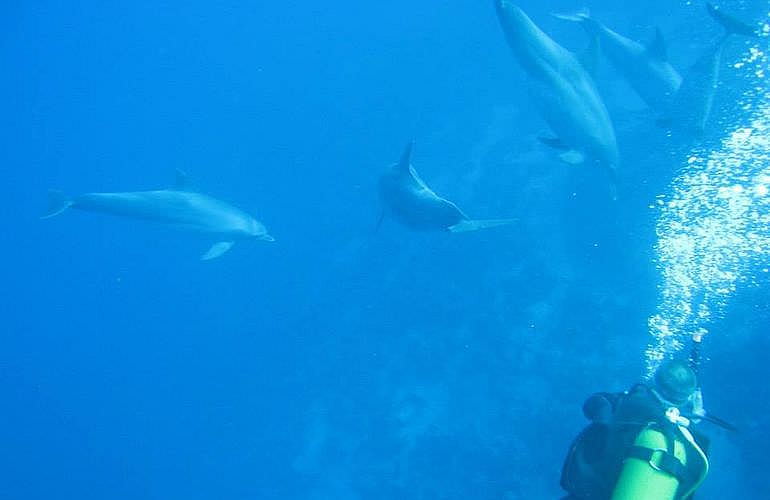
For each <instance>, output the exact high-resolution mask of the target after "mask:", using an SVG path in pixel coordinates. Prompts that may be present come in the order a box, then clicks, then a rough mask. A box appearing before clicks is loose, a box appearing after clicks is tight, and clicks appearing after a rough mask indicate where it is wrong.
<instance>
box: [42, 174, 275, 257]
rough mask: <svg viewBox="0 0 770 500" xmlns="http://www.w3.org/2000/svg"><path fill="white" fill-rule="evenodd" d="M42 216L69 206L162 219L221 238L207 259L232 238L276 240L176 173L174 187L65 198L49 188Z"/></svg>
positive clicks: (249, 218) (226, 247)
mask: <svg viewBox="0 0 770 500" xmlns="http://www.w3.org/2000/svg"><path fill="white" fill-rule="evenodd" d="M49 202H50V206H49V209H48V212H47V213H46V214H45V215H44V216H43V218H44V219H47V218H49V217H53V216H55V215H59V214H60V213H62V212H64V211H65V210H67V209H68V208H75V209H78V210H86V211H89V212H100V213H105V214H111V215H120V216H124V217H131V218H134V219H143V220H149V221H154V222H161V223H163V224H167V225H170V226H174V227H177V228H181V229H185V230H189V231H197V232H202V233H206V234H211V235H214V236H216V237H217V238H221V240H220V241H219V242H217V243H214V245H213V246H212V247H211V248H210V249H209V250H208V251H207V252H206V253H204V254H203V255H202V256H201V259H202V260H210V259H214V258H217V257H219V256H220V255H222V254H224V253H225V252H227V251H228V250H230V248H232V246H233V244H234V243H235V240H241V239H248V238H254V239H257V240H263V241H275V240H274V239H273V237H272V236H270V235H269V234H268V232H267V229H266V228H265V226H264V225H263V224H262V223H261V222H259V221H258V220H256V219H255V218H254V217H252V216H251V215H249V214H247V213H246V212H244V211H243V210H240V209H239V208H236V207H234V206H232V205H230V204H229V203H225V202H224V201H221V200H218V199H216V198H212V197H211V196H207V195H205V194H201V193H196V192H194V191H192V190H190V189H189V188H188V187H187V182H186V176H185V175H184V174H183V173H182V172H179V171H178V172H177V184H176V186H175V187H174V189H162V190H158V191H133V192H120V193H87V194H82V195H80V196H76V197H74V198H68V197H66V196H65V195H64V194H63V193H61V192H59V191H50V193H49Z"/></svg>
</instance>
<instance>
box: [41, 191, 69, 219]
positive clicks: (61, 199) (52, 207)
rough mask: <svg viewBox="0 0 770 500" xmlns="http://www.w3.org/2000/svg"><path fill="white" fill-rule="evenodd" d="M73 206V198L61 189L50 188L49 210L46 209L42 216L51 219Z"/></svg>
mask: <svg viewBox="0 0 770 500" xmlns="http://www.w3.org/2000/svg"><path fill="white" fill-rule="evenodd" d="M71 206H72V200H71V199H70V198H69V197H67V195H66V194H64V193H62V192H61V191H56V190H54V189H50V190H49V191H48V211H46V213H45V215H43V216H42V217H40V218H41V219H50V218H51V217H55V216H57V215H59V214H60V213H62V212H64V211H65V210H67V209H68V208H69V207H71Z"/></svg>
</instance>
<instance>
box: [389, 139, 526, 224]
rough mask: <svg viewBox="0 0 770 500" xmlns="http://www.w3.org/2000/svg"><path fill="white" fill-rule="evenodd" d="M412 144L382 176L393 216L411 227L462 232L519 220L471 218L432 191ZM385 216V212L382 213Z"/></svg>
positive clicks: (408, 145)
mask: <svg viewBox="0 0 770 500" xmlns="http://www.w3.org/2000/svg"><path fill="white" fill-rule="evenodd" d="M411 156H412V143H411V142H410V143H409V144H407V146H406V149H405V150H404V153H403V154H402V155H401V160H399V162H398V163H396V164H394V165H392V166H391V167H390V169H389V170H388V171H387V172H386V173H384V174H383V175H382V176H381V177H380V181H379V191H380V197H381V198H382V201H383V202H384V204H385V206H386V208H387V209H388V211H389V212H390V213H391V214H392V215H393V217H394V218H395V219H396V220H397V221H399V222H400V223H402V224H404V225H405V226H407V227H408V228H410V229H416V230H422V231H451V232H453V233H460V232H465V231H475V230H477V229H485V228H488V227H495V226H502V225H505V224H511V223H513V222H516V219H486V220H471V219H469V218H468V216H467V215H465V214H464V213H463V212H462V210H460V209H459V208H457V205H455V204H454V203H452V202H451V201H449V200H447V199H444V198H442V197H440V196H439V195H437V194H436V193H434V192H433V190H432V189H431V188H429V187H428V186H427V184H425V182H423V180H422V179H420V176H419V175H417V172H416V171H415V170H414V167H412V164H411V161H410V159H411ZM383 215H384V213H383Z"/></svg>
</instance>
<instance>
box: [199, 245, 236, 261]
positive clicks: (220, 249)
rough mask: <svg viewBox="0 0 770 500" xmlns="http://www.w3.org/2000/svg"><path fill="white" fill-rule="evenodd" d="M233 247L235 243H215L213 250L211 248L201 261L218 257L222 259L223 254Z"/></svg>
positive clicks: (212, 246)
mask: <svg viewBox="0 0 770 500" xmlns="http://www.w3.org/2000/svg"><path fill="white" fill-rule="evenodd" d="M233 245H235V242H234V241H220V242H217V243H214V244H213V245H211V248H209V249H208V251H207V252H206V253H204V254H203V255H202V256H201V260H211V259H216V258H217V257H220V256H221V255H222V254H224V253H225V252H227V251H228V250H230V249H231V248H232V247H233Z"/></svg>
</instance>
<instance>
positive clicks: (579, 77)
mask: <svg viewBox="0 0 770 500" xmlns="http://www.w3.org/2000/svg"><path fill="white" fill-rule="evenodd" d="M495 8H496V9H497V17H498V19H499V21H500V25H501V26H502V28H503V32H504V33H505V36H506V39H507V40H508V45H510V47H511V50H512V51H513V54H514V56H515V57H516V59H517V60H518V61H519V64H520V65H521V66H522V68H523V69H524V71H526V72H527V74H528V76H529V81H530V87H531V92H532V95H533V99H534V101H535V102H536V104H537V106H538V108H539V110H540V113H541V114H542V116H543V118H544V119H545V121H546V123H547V124H548V126H549V127H550V128H551V129H552V130H553V131H554V132H555V133H556V135H557V139H556V140H550V141H548V142H547V143H548V144H550V145H552V146H554V147H559V148H562V149H566V150H569V151H568V152H567V153H564V154H562V155H561V157H562V159H563V160H565V161H567V162H568V163H580V162H581V161H582V159H583V158H585V157H588V158H590V159H591V160H593V161H594V162H596V163H598V164H600V165H602V166H604V167H606V168H607V169H608V171H609V173H610V176H611V179H612V181H613V185H614V179H615V172H616V170H617V167H618V163H619V158H618V157H619V155H618V146H617V141H616V139H615V130H614V128H613V126H612V121H611V120H610V116H609V113H608V112H607V108H606V107H605V105H604V101H603V100H602V98H601V96H600V95H599V91H598V90H597V88H596V85H595V83H594V81H593V79H592V78H591V75H589V73H588V71H587V70H586V68H585V67H584V66H583V65H582V64H581V62H580V61H579V60H578V58H577V57H576V56H575V55H574V54H573V53H571V52H570V51H568V50H567V49H565V48H564V47H562V46H561V45H559V44H558V43H556V42H555V41H554V40H553V39H551V38H550V37H549V36H548V35H546V34H545V33H544V32H543V31H542V30H541V29H540V28H538V27H537V26H536V25H535V23H533V22H532V20H531V19H530V18H529V17H527V15H526V14H525V13H524V11H523V10H521V8H519V7H518V6H516V5H514V4H513V3H511V2H510V1H509V0H495ZM544 142H545V141H544Z"/></svg>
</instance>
